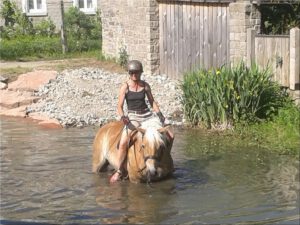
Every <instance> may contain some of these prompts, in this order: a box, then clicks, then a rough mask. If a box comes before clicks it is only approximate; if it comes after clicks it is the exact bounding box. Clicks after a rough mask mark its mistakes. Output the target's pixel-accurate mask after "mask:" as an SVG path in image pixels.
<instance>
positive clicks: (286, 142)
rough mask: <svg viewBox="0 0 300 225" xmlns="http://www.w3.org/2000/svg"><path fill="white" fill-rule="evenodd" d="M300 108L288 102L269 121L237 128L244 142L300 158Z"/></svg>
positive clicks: (241, 125)
mask: <svg viewBox="0 0 300 225" xmlns="http://www.w3.org/2000/svg"><path fill="white" fill-rule="evenodd" d="M299 126H300V108H299V106H296V105H295V104H293V103H292V102H287V103H286V104H285V105H284V106H283V107H282V108H280V109H279V110H278V113H277V114H275V115H273V116H272V118H271V119H270V120H269V121H264V122H262V123H254V124H244V123H239V124H237V126H236V128H235V134H237V135H238V136H239V137H240V138H241V139H242V140H243V141H245V142H248V143H250V144H251V143H252V144H253V145H258V146H260V147H263V148H266V149H269V150H271V151H276V152H279V153H280V154H291V155H295V156H297V157H299V156H300V149H299V146H300V127H299Z"/></svg>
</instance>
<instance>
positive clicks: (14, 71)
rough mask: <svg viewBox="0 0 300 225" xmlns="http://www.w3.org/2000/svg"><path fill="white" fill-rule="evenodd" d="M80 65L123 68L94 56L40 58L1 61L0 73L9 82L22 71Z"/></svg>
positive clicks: (113, 69)
mask: <svg viewBox="0 0 300 225" xmlns="http://www.w3.org/2000/svg"><path fill="white" fill-rule="evenodd" d="M80 67H95V68H103V69H105V70H108V71H111V72H120V73H122V72H124V69H123V68H122V67H120V66H119V65H118V64H116V63H114V62H112V61H100V60H97V59H95V58H75V59H61V60H47V61H46V60H42V61H27V62H20V61H1V62H0V75H1V76H3V77H5V78H9V82H11V81H14V80H16V78H17V77H18V76H19V75H20V74H23V73H27V72H31V71H35V70H55V71H57V72H60V71H62V70H65V69H75V68H80Z"/></svg>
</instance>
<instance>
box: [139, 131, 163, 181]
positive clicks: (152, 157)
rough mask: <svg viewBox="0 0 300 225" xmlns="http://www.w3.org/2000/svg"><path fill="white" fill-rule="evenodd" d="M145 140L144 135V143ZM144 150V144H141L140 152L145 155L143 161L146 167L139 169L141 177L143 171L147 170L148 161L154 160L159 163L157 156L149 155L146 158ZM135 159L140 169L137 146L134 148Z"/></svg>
mask: <svg viewBox="0 0 300 225" xmlns="http://www.w3.org/2000/svg"><path fill="white" fill-rule="evenodd" d="M143 138H144V135H142V141H143ZM144 148H145V146H144V144H141V146H140V149H139V152H142V153H143V159H144V167H143V168H141V169H138V173H140V174H141V175H142V172H143V170H145V169H146V161H147V160H148V159H153V160H156V161H159V158H158V157H157V156H155V155H147V156H145V152H144V150H143V149H144ZM134 157H135V163H136V167H137V168H139V165H138V161H137V158H136V151H135V146H134Z"/></svg>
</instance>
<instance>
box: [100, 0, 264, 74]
mask: <svg viewBox="0 0 300 225" xmlns="http://www.w3.org/2000/svg"><path fill="white" fill-rule="evenodd" d="M167 4H168V5H172V6H171V7H173V8H174V10H175V11H176V10H177V8H176V6H175V7H174V5H177V4H178V5H179V7H181V8H183V10H189V9H188V7H189V6H192V7H198V8H199V12H201V10H206V9H207V10H211V9H212V8H216V10H219V11H220V8H222V15H221V16H224V17H226V18H225V19H226V20H227V21H228V22H227V23H226V25H224V26H227V27H226V29H227V31H226V32H227V34H228V36H226V37H224V38H226V41H228V43H229V44H228V45H227V44H223V46H222V48H223V49H225V50H224V54H225V56H224V60H223V61H222V62H221V64H224V63H225V62H229V61H230V62H234V61H239V60H241V59H244V58H245V57H246V33H247V28H250V27H254V28H255V29H257V30H259V26H260V14H259V12H258V10H257V7H256V4H253V2H250V1H246V0H223V1H216V0H205V1H204V0H202V1H201V0H190V1H188V2H187V1H183V0H173V1H167V0H159V1H157V0H139V1H136V0H109V1H108V0H102V1H101V15H102V27H103V32H102V34H103V53H104V54H105V55H106V56H108V57H115V58H118V57H119V54H120V49H126V52H127V53H128V55H129V58H130V59H133V58H135V59H140V60H141V61H142V62H143V63H144V65H145V71H146V72H147V73H150V74H158V73H165V72H166V71H163V70H162V69H161V68H162V66H163V65H162V63H165V64H167V63H168V62H169V63H172V64H174V65H175V66H176V64H177V63H178V62H179V61H178V59H177V61H174V60H172V59H171V60H169V59H167V58H166V60H165V61H164V62H162V56H163V55H162V51H163V50H164V49H163V48H164V47H162V42H163V41H162V40H163V39H164V38H165V39H167V38H168V33H166V36H165V37H163V36H162V31H163V29H164V27H163V22H164V21H163V17H166V18H167V17H168V16H169V14H171V17H172V16H173V17H174V21H175V22H176V17H178V18H179V17H181V18H179V19H178V20H180V19H182V18H183V20H185V16H184V15H177V14H176V12H175V11H174V12H173V11H172V12H170V10H173V9H172V8H171V7H170V8H169V9H168V10H169V11H166V12H165V14H164V13H162V12H161V10H162V9H163V7H165V5H167ZM208 8H209V9H208ZM191 10H194V9H191ZM183 13H186V14H187V15H186V17H187V18H188V19H190V17H191V16H192V17H193V15H191V14H192V13H191V11H189V12H183ZM204 13H205V12H204ZM218 15H219V13H218V11H216V13H215V14H213V13H212V17H216V18H217V16H218ZM198 17H199V15H197V14H195V17H194V18H195V20H197V18H198ZM188 19H187V20H188ZM206 19H208V18H207V17H203V18H202V19H201V18H198V20H199V21H200V22H199V23H202V21H201V20H206ZM214 19H215V18H211V21H213V20H214ZM212 23H213V22H212ZM170 26H172V25H170ZM222 26H223V25H222ZM170 29H176V26H173V27H171V28H170ZM183 29H186V28H183ZM191 29H194V28H191ZM208 29H209V28H208ZM202 31H203V32H205V31H204V30H202ZM171 32H172V31H171ZM171 32H170V33H171ZM183 32H184V31H183ZM197 32H199V33H200V32H201V30H200V31H199V30H196V35H197ZM211 32H218V31H211ZM219 32H220V33H221V32H222V31H219ZM227 34H226V35H227ZM170 35H172V34H170ZM220 35H222V34H220ZM223 35H224V34H223ZM198 36H199V35H198ZM175 41H176V40H175ZM183 41H185V42H183V45H185V44H187V42H186V40H183ZM200 41H201V40H200ZM210 41H212V40H208V41H207V42H210ZM173 42H174V40H173ZM178 42H179V41H178ZM192 45H193V44H192ZM211 46H212V44H211ZM211 46H210V47H211ZM178 47H179V48H180V46H178ZM228 47H229V49H228ZM181 48H184V46H181ZM215 48H216V49H217V48H218V46H216V47H215ZM168 51H170V52H172V51H174V49H169V50H168ZM175 51H176V49H175ZM203 51H206V50H205V49H204V50H203ZM170 54H172V53H170ZM188 54H189V53H188V52H187V53H186V55H188ZM195 54H197V53H195ZM200 54H201V52H200ZM203 54H210V55H212V54H213V52H211V53H203ZM198 55H199V53H198ZM175 57H176V56H175ZM178 57H179V58H180V57H184V56H178ZM195 57H196V56H195ZM170 58H172V57H171V56H170ZM192 58H193V56H192ZM195 60H198V59H195ZM191 61H193V60H191ZM179 63H180V62H179ZM187 63H188V62H187ZM211 65H212V64H211ZM184 66H187V67H190V66H191V65H182V67H184ZM207 66H210V64H209V63H207ZM175 72H179V73H180V72H183V71H175Z"/></svg>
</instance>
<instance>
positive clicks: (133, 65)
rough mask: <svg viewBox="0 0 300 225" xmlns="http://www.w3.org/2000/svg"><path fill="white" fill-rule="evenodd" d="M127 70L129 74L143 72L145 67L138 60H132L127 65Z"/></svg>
mask: <svg viewBox="0 0 300 225" xmlns="http://www.w3.org/2000/svg"><path fill="white" fill-rule="evenodd" d="M127 70H128V72H130V71H139V72H143V65H142V63H141V62H140V61H138V60H131V61H129V62H128V64H127Z"/></svg>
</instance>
